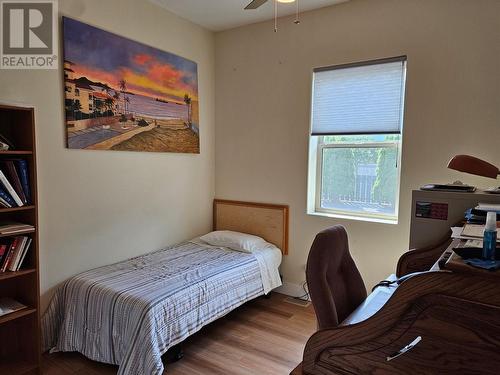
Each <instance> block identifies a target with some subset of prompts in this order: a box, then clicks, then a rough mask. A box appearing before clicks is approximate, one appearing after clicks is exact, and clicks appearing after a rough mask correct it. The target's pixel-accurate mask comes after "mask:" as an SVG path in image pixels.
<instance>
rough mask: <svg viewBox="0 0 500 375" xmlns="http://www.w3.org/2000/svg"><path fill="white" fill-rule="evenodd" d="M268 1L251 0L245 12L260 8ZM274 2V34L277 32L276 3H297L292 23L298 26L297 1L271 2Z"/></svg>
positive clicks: (276, 0) (278, 0)
mask: <svg viewBox="0 0 500 375" xmlns="http://www.w3.org/2000/svg"><path fill="white" fill-rule="evenodd" d="M268 1H269V0H253V1H251V2H250V4H248V5H247V6H246V7H245V10H251V9H257V8H260V7H261V6H262V5H264V4H265V3H267V2H268ZM271 1H274V32H277V31H278V3H285V4H286V3H288V4H290V3H294V2H297V8H296V12H295V21H293V23H294V24H296V25H298V24H300V20H299V0H271Z"/></svg>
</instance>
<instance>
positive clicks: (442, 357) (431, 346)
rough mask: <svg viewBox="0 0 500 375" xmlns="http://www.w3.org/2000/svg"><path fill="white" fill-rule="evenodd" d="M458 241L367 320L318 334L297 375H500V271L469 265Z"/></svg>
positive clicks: (396, 290) (406, 282)
mask: <svg viewBox="0 0 500 375" xmlns="http://www.w3.org/2000/svg"><path fill="white" fill-rule="evenodd" d="M458 244H459V241H456V240H455V241H453V242H452V243H451V244H450V246H449V247H448V249H447V250H446V251H445V252H444V253H443V255H442V257H441V259H440V261H439V262H438V263H436V264H435V265H434V266H433V267H432V270H431V271H428V272H425V273H420V274H417V275H414V276H412V277H409V278H408V279H406V280H405V281H403V282H402V283H401V284H400V285H399V286H398V287H397V288H394V291H393V293H392V296H390V298H389V299H388V301H387V302H386V303H385V304H384V305H383V306H382V308H380V310H378V311H377V312H376V313H375V314H374V315H372V316H370V317H369V318H367V319H366V320H363V321H360V322H359V323H356V324H352V325H346V326H339V327H337V328H331V329H324V330H320V331H318V332H316V333H315V334H313V335H312V336H311V338H310V339H309V341H308V342H307V344H306V348H305V350H304V357H303V362H302V364H301V366H299V367H298V368H297V369H295V370H294V372H292V374H294V375H299V374H303V375H332V374H375V373H376V374H497V373H498V368H499V367H500V355H499V354H498V353H499V352H500V293H499V290H500V271H496V272H487V271H482V270H478V269H474V268H472V267H470V266H467V265H466V264H465V263H464V262H463V261H462V259H461V258H460V257H459V256H457V255H456V254H452V253H451V251H452V248H453V247H455V246H457V245H458ZM445 261H446V262H445ZM439 265H442V267H440V266H439ZM410 343H413V346H412V345H409V344H410Z"/></svg>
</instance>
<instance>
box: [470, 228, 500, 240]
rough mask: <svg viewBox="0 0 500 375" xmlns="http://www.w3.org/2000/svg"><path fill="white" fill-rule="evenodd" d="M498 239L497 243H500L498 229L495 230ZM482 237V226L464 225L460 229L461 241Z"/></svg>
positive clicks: (499, 231) (499, 230) (499, 229)
mask: <svg viewBox="0 0 500 375" xmlns="http://www.w3.org/2000/svg"><path fill="white" fill-rule="evenodd" d="M497 233H498V238H497V241H500V228H497ZM483 235H484V225H478V224H465V226H464V227H463V229H462V233H461V234H460V236H461V238H463V239H476V238H483Z"/></svg>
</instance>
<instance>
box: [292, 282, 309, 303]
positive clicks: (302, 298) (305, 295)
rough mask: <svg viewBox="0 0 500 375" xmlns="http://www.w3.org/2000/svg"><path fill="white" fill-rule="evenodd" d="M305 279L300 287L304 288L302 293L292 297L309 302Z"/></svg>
mask: <svg viewBox="0 0 500 375" xmlns="http://www.w3.org/2000/svg"><path fill="white" fill-rule="evenodd" d="M306 287H307V281H304V283H303V284H302V289H304V294H303V295H302V296H300V297H293V299H296V300H299V301H307V302H309V301H310V299H309V291H308V290H307V288H306Z"/></svg>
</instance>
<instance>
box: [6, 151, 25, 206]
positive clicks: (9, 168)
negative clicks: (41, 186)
mask: <svg viewBox="0 0 500 375" xmlns="http://www.w3.org/2000/svg"><path fill="white" fill-rule="evenodd" d="M1 165H2V170H3V171H4V174H5V175H6V176H7V178H8V179H9V182H10V184H11V185H12V187H13V188H14V190H15V191H16V193H17V195H18V196H19V198H21V200H22V201H23V203H26V202H27V200H26V196H25V195H24V190H23V187H22V185H21V180H20V179H19V175H18V174H17V170H16V166H15V165H14V161H13V160H4V161H3V162H2V163H1Z"/></svg>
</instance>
